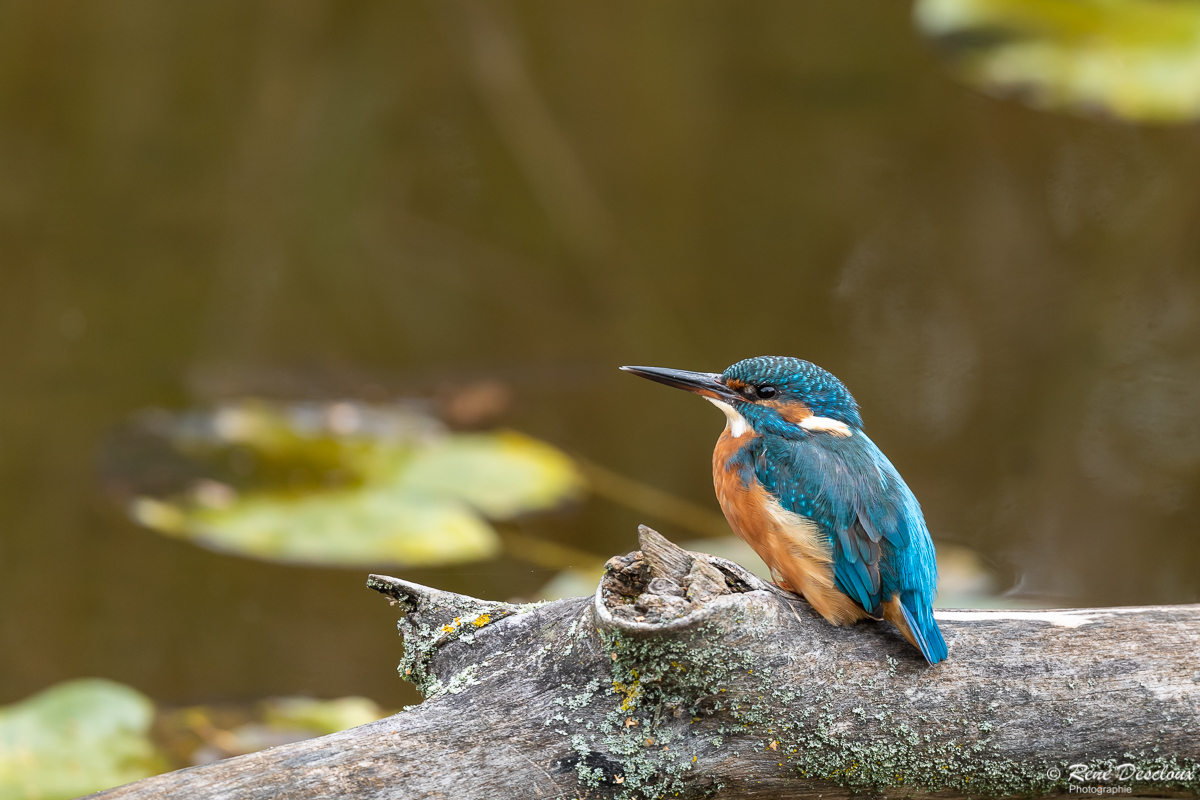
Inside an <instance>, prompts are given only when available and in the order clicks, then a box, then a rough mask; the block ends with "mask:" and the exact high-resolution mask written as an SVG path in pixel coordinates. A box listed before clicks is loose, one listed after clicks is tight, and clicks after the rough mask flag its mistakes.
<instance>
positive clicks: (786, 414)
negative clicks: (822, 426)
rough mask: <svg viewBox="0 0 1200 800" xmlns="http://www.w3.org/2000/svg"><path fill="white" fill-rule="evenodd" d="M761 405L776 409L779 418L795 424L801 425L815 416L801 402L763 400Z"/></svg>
mask: <svg viewBox="0 0 1200 800" xmlns="http://www.w3.org/2000/svg"><path fill="white" fill-rule="evenodd" d="M761 404H762V405H764V406H767V407H768V408H773V409H775V412H776V413H777V414H779V416H781V417H783V418H784V419H785V420H787V421H788V422H791V423H793V424H799V422H800V421H801V420H805V419H808V418H809V417H811V416H812V415H813V411H812V409H811V408H809V407H808V406H806V405H805V404H804V403H801V402H800V401H799V400H763V401H761Z"/></svg>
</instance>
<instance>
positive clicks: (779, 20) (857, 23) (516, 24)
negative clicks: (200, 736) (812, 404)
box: [0, 0, 1200, 706]
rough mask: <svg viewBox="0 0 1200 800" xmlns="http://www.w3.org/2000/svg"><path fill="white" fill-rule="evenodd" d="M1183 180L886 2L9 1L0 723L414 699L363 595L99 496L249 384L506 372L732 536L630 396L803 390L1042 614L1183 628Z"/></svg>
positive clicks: (1188, 536) (1189, 228) (1195, 162)
mask: <svg viewBox="0 0 1200 800" xmlns="http://www.w3.org/2000/svg"><path fill="white" fill-rule="evenodd" d="M1198 176H1200V132H1198V131H1197V129H1196V127H1195V126H1178V127H1159V128H1154V127H1137V126H1133V125H1130V124H1125V123H1119V122H1106V121H1094V120H1093V121H1088V120H1082V119H1075V118H1070V117H1067V116H1059V115H1054V114H1048V113H1042V112H1037V111H1033V110H1029V109H1027V108H1025V107H1023V106H1021V105H1019V104H1017V103H1015V102H1010V101H1000V100H995V99H991V98H988V97H985V96H983V95H980V94H978V93H975V92H973V91H972V90H970V89H967V88H964V87H962V86H960V85H958V84H956V83H955V82H954V81H953V79H952V78H951V77H950V76H949V75H948V74H947V73H946V72H945V70H944V69H943V65H942V64H941V62H940V61H939V60H938V58H937V55H936V53H934V52H933V51H932V50H931V49H930V48H929V47H928V46H927V45H926V44H925V43H923V42H922V41H921V40H920V38H919V37H918V35H917V34H916V33H915V32H914V31H913V28H912V25H911V21H910V18H909V10H908V8H907V7H906V6H905V4H901V3H896V2H893V0H878V1H869V0H864V2H859V3H845V2H841V1H840V0H829V2H795V1H794V0H789V1H788V2H759V3H754V4H742V3H715V2H694V1H693V2H686V3H685V2H658V3H649V4H648V3H639V2H622V3H613V2H604V3H600V2H586V3H572V4H565V5H564V4H558V3H549V2H545V3H533V2H528V3H524V2H523V3H514V4H512V5H482V6H476V5H455V4H441V3H439V4H433V3H430V4H423V3H390V2H379V1H376V0H361V1H359V2H340V3H334V2H315V1H314V0H277V1H276V2H202V3H187V4H171V3H155V2H137V1H134V0H129V1H123V0H113V1H112V2H95V3H66V2H47V0H37V2H34V1H33V0H30V1H29V2H11V3H4V4H0V278H2V282H0V702H8V701H11V700H15V699H18V698H20V697H23V696H25V695H27V694H29V693H31V692H33V691H35V690H38V689H41V688H43V687H45V686H48V685H50V684H52V683H55V682H57V681H60V680H63V679H66V678H70V677H75V676H85V675H98V676H104V677H109V678H113V679H116V680H119V681H123V682H126V683H129V684H131V685H133V686H135V687H137V688H139V689H141V690H143V691H145V692H147V693H148V694H150V695H151V696H153V697H154V698H156V699H158V700H161V701H165V702H171V703H178V702H189V701H201V700H218V699H219V700H239V699H251V698H256V697H261V696H264V695H268V694H294V693H311V694H316V695H322V696H338V695H346V694H366V695H369V696H372V697H374V698H376V699H377V700H379V701H380V702H383V703H385V704H388V705H393V706H394V705H397V704H399V703H401V702H404V701H406V700H408V699H410V698H411V695H410V694H407V693H406V691H407V690H406V689H405V686H404V684H402V683H401V682H400V681H399V679H398V678H397V677H396V676H395V673H394V666H395V664H396V662H397V661H398V659H399V654H400V641H399V639H398V638H397V637H396V636H395V634H394V621H395V615H394V612H393V610H392V609H391V608H389V607H388V606H387V604H386V603H385V602H383V600H382V599H380V598H379V597H377V596H375V595H374V594H373V593H372V592H369V591H368V590H366V589H365V588H364V587H363V583H364V580H365V573H364V572H360V571H353V570H320V569H301V568H292V567H280V566H271V565H266V564H261V563H257V562H253V561H248V560H242V559H238V558H235V557H231V556H222V555H218V554H214V553H209V552H206V551H203V550H200V549H197V548H195V547H192V546H190V545H188V544H185V543H181V542H177V541H171V540H168V539H165V538H163V537H160V536H159V535H157V534H155V533H152V532H150V531H146V530H143V529H140V528H138V527H136V526H134V525H133V524H132V523H130V522H128V521H127V520H126V518H125V516H124V514H123V512H122V510H121V509H120V508H119V507H116V506H115V505H114V504H113V503H112V501H111V499H110V498H109V497H107V496H106V495H105V493H104V492H103V491H102V489H101V486H100V482H99V480H98V477H97V466H96V461H97V449H98V446H99V444H100V442H101V441H102V439H103V437H104V436H105V435H106V433H107V432H109V431H111V430H112V429H113V428H114V427H115V426H118V425H119V424H121V423H122V421H123V420H125V419H126V418H127V417H128V416H129V415H130V414H131V413H133V412H134V411H136V410H138V409H141V408H145V407H148V406H165V407H169V408H178V407H186V406H190V405H195V404H202V403H204V402H206V401H208V400H211V399H214V398H217V397H221V396H228V395H231V394H241V393H258V394H266V395H271V396H279V397H283V398H296V397H317V398H325V397H337V396H352V397H363V398H367V399H382V398H386V397H389V396H392V395H395V394H422V393H434V392H437V391H439V389H440V387H445V386H454V385H461V384H463V383H465V382H469V381H473V380H478V379H494V380H499V381H502V382H504V383H506V384H507V385H509V386H510V387H511V389H512V390H513V392H514V397H515V402H514V404H513V407H512V408H511V410H510V411H509V413H508V414H507V416H506V417H505V418H504V420H503V422H504V423H505V424H507V425H511V426H513V427H516V428H518V429H520V430H523V431H526V432H528V433H530V434H533V435H536V436H539V437H542V438H545V439H547V440H549V441H552V442H554V443H556V444H558V445H560V446H562V447H564V448H566V449H567V450H569V451H571V452H574V453H578V454H581V455H584V456H586V457H587V458H589V459H591V460H593V461H595V462H598V463H600V464H603V465H606V466H609V467H615V468H618V469H620V470H621V471H622V472H624V473H625V474H626V475H629V476H631V477H634V478H637V479H639V480H642V481H644V482H646V483H649V484H652V485H654V486H657V487H660V488H662V489H665V490H667V491H670V492H672V493H674V494H676V495H678V496H681V497H684V498H687V499H690V500H693V501H694V502H696V503H700V504H704V505H705V506H706V507H709V508H712V509H714V510H715V508H716V504H715V500H714V499H713V497H712V489H711V482H710V475H709V453H710V450H711V446H712V443H713V441H714V440H715V438H716V436H717V433H718V431H719V430H720V428H721V425H722V418H721V416H720V415H719V414H718V413H717V412H716V411H715V410H714V409H712V408H711V407H710V406H708V405H707V404H705V403H701V402H699V401H696V400H695V399H694V398H690V397H687V396H685V395H682V394H681V393H672V392H669V391H667V390H666V389H662V388H661V387H656V386H653V385H651V384H648V383H645V382H643V381H638V380H636V379H634V378H632V377H630V376H627V375H623V374H621V373H619V372H617V370H616V367H617V366H618V365H620V364H628V363H633V364H653V365H662V366H673V367H681V368H689V369H705V370H719V369H721V368H723V367H725V366H726V365H727V364H729V363H731V362H733V361H735V360H738V359H740V358H743V357H746V356H751V355H759V354H765V353H770V354H789V355H796V356H801V357H804V358H807V359H810V360H812V361H815V362H817V363H819V364H821V365H822V366H825V367H826V368H828V369H830V370H832V371H833V372H834V373H836V374H837V375H838V376H840V377H841V378H842V379H843V380H845V381H846V383H847V384H848V385H849V387H850V389H851V390H852V391H853V392H854V394H855V395H856V397H857V398H858V400H859V402H860V403H861V405H862V407H863V416H864V418H865V420H866V425H867V430H868V432H869V433H870V435H871V436H872V437H873V438H874V439H875V441H876V442H878V443H879V444H880V445H881V447H882V448H883V449H884V450H885V452H887V453H888V454H889V456H890V457H891V458H892V460H893V461H894V462H895V463H896V465H897V466H898V467H899V469H900V470H901V472H902V473H903V474H904V476H905V477H906V478H907V480H908V481H909V483H910V484H911V485H912V487H913V488H914V490H915V491H916V493H917V495H918V497H919V498H920V499H921V501H922V504H923V506H924V508H925V511H926V514H927V517H928V519H929V522H930V527H931V529H932V530H933V532H934V535H935V537H936V538H939V539H941V540H943V541H951V542H959V543H963V544H967V545H970V546H972V547H974V548H976V549H977V550H979V551H980V552H982V553H984V554H985V555H987V556H988V557H990V558H992V559H994V560H995V561H996V562H997V563H999V564H1001V565H1002V566H1004V568H1005V569H1008V570H1010V571H1011V572H1012V573H1013V574H1015V575H1017V576H1018V579H1019V587H1018V588H1019V591H1020V593H1021V595H1022V596H1024V597H1026V598H1032V599H1034V600H1036V601H1038V602H1042V603H1045V604H1047V605H1102V604H1143V603H1185V602H1194V601H1197V600H1200V577H1197V576H1198V575H1200V569H1198V568H1200V537H1198V536H1197V533H1198V532H1200V493H1198V489H1200V482H1198V478H1200V426H1198V425H1197V419H1198V416H1200V413H1198V412H1200V269H1198V266H1200V264H1198V262H1200V225H1198V224H1197V221H1198V212H1200V180H1197V177H1198ZM639 521H648V522H652V523H653V522H655V520H643V519H642V518H640V517H639V516H638V515H636V514H634V513H633V512H630V511H628V510H625V509H623V508H620V507H618V506H615V505H611V504H608V503H606V502H604V501H600V500H593V501H589V502H588V503H586V504H585V505H583V506H582V507H581V508H578V509H575V510H574V511H572V512H565V513H563V514H561V515H558V516H554V517H552V518H542V519H536V520H532V521H530V522H529V523H526V525H525V527H526V529H527V531H528V532H530V533H534V534H537V535H541V536H545V537H547V538H552V539H554V540H556V541H560V542H563V543H567V544H571V545H573V546H575V547H578V548H580V549H584V550H588V551H592V552H595V553H596V554H598V555H600V556H608V555H612V554H615V553H618V552H624V551H627V550H629V549H631V548H632V547H633V545H634V542H635V525H636V523H637V522H639ZM661 527H662V530H663V531H664V532H665V533H668V534H671V533H672V531H671V529H670V527H669V526H668V525H666V524H663V525H662V526H661ZM549 576H550V573H548V572H545V571H540V570H536V569H533V568H531V567H529V566H528V565H527V564H524V563H522V562H518V561H512V560H507V559H505V560H501V561H496V562H489V563H483V564H476V565H470V566H466V567H456V568H453V569H450V568H447V569H444V570H427V571H423V572H413V573H408V574H405V575H404V577H408V578H411V579H414V580H419V581H423V582H429V583H434V584H436V585H438V586H440V587H443V588H447V589H454V590H458V591H464V592H470V593H473V594H477V595H481V596H484V597H491V598H500V599H505V598H508V597H511V596H514V595H520V594H525V595H528V594H530V593H532V592H534V591H535V590H536V589H537V587H538V586H540V585H541V584H542V583H544V582H545V581H546V580H547V579H548V578H549Z"/></svg>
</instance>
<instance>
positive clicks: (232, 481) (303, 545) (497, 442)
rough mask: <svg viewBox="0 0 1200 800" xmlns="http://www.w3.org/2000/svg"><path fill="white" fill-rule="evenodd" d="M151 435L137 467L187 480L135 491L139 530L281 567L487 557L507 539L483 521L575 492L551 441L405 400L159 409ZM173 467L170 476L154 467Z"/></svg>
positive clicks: (575, 480) (569, 470) (570, 469)
mask: <svg viewBox="0 0 1200 800" xmlns="http://www.w3.org/2000/svg"><path fill="white" fill-rule="evenodd" d="M148 427H149V428H150V429H151V430H150V431H149V432H150V433H151V434H152V435H153V436H155V437H157V439H156V440H155V442H156V444H155V447H157V448H158V451H156V452H159V455H158V456H156V457H155V458H146V457H141V458H142V460H141V462H138V463H139V464H141V463H143V462H145V463H146V464H149V465H150V466H141V467H140V469H142V471H143V472H146V473H150V474H154V475H156V476H161V475H164V474H172V475H180V476H183V477H181V478H179V479H177V480H176V481H175V483H174V484H173V485H171V486H170V487H169V488H168V489H167V490H165V491H164V490H162V489H161V487H159V490H158V491H157V492H155V493H143V492H137V493H136V496H135V497H134V498H133V500H132V502H131V503H130V506H129V509H130V515H131V516H132V517H133V518H134V519H135V520H136V521H137V522H139V523H141V524H143V525H145V526H147V527H150V528H152V529H154V530H157V531H159V532H162V533H165V534H167V535H170V536H173V537H176V538H180V539H184V540H187V541H191V542H194V543H196V544H199V545H202V546H204V547H208V548H211V549H214V550H219V551H223V552H230V553H237V554H240V555H245V556H250V557H254V558H261V559H266V560H271V561H279V562H285V563H303V564H313V565H329V566H346V567H351V566H376V565H393V566H406V567H414V566H436V565H443V564H451V563H459V562H464V561H474V560H480V559H486V558H491V557H494V556H495V555H497V554H498V553H499V552H500V549H501V542H500V539H499V537H498V536H497V534H496V531H495V529H494V528H493V527H492V526H491V525H490V524H489V522H488V519H498V520H499V519H510V518H512V517H514V516H517V515H519V514H523V513H528V512H534V511H542V510H546V509H549V508H553V507H555V506H557V505H560V504H562V503H563V502H565V501H567V500H569V499H571V498H574V497H575V496H577V495H578V494H579V493H580V492H581V490H582V486H583V481H582V479H581V478H580V476H579V474H578V472H577V471H576V469H575V465H574V463H573V462H572V461H571V459H570V458H569V457H568V456H566V455H565V454H564V453H562V452H561V451H560V450H558V449H556V448H554V447H552V446H551V445H549V444H546V443H545V442H541V441H538V440H536V439H532V438H530V437H528V436H523V435H521V434H517V433H512V432H499V433H471V434H457V433H450V432H448V431H446V430H444V428H443V427H442V426H441V425H440V423H438V422H437V420H435V419H432V418H430V417H426V416H423V415H421V414H419V413H418V412H416V411H414V410H413V409H412V408H410V407H407V406H399V405H397V406H365V405H360V404H351V403H334V404H299V405H292V406H288V405H282V404H269V403H265V402H263V401H242V402H240V403H229V404H226V405H224V406H222V407H220V408H218V409H217V410H215V411H213V412H210V413H207V414H201V413H198V412H190V413H187V414H181V415H174V416H172V415H169V414H163V413H159V414H157V415H155V416H153V417H151V418H150V421H149V424H148ZM143 449H145V448H143ZM150 449H151V450H153V448H150ZM162 452H167V454H168V455H169V456H170V458H169V459H168V458H166V457H164V456H163V455H162ZM170 459H174V462H171V463H172V470H173V472H172V471H171V470H167V469H165V468H160V469H158V470H157V471H155V470H153V469H151V468H150V467H153V466H154V465H156V464H160V463H164V462H168V461H170ZM127 460H134V461H136V459H133V458H129V459H127ZM160 483H162V480H161V479H160Z"/></svg>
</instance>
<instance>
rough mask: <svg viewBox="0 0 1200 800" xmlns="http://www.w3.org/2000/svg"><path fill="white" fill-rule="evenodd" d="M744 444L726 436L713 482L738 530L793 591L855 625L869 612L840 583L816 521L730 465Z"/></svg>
mask: <svg viewBox="0 0 1200 800" xmlns="http://www.w3.org/2000/svg"><path fill="white" fill-rule="evenodd" d="M741 445H742V443H741V442H739V441H736V440H734V439H733V438H732V437H729V436H728V431H726V432H725V433H722V434H721V438H720V439H718V440H717V447H716V450H714V451H713V484H714V486H715V488H716V492H717V501H718V502H719V503H720V504H721V510H722V511H724V512H725V518H726V519H727V520H728V521H729V525H730V527H732V528H733V530H734V533H736V534H737V535H738V536H739V537H741V538H742V539H743V540H744V541H745V542H746V543H747V544H748V545H750V546H751V547H752V548H754V552H756V553H758V555H759V557H760V558H761V559H762V560H763V561H764V562H765V563H766V565H767V566H768V567H769V568H770V569H771V574H772V575H775V576H777V578H782V580H780V583H784V582H786V584H787V585H788V586H789V587H791V589H792V590H793V591H797V592H799V593H800V594H803V595H804V597H805V598H806V599H807V600H808V602H809V603H811V604H812V607H813V608H815V609H816V610H817V613H819V614H820V615H821V616H822V617H824V618H825V619H826V620H828V621H829V622H831V623H833V624H834V625H849V624H851V623H854V622H857V621H858V620H860V619H863V618H864V617H866V616H867V613H866V612H865V611H863V609H862V608H861V607H860V606H859V605H858V604H857V603H855V602H854V601H853V600H851V599H850V598H849V597H847V596H846V595H845V594H843V593H842V592H840V591H839V590H838V589H837V588H836V587H835V586H834V577H833V554H832V552H831V548H830V545H829V542H828V541H827V540H825V538H824V537H823V536H822V535H821V533H820V530H819V529H818V528H817V525H816V523H814V522H813V521H812V520H810V519H808V518H807V517H802V516H800V515H799V514H795V513H793V512H791V511H788V510H787V509H785V508H783V506H781V505H780V504H779V501H778V500H776V499H775V498H774V497H772V496H771V495H770V493H768V492H767V490H766V489H764V488H763V487H762V485H761V484H760V483H758V481H757V479H755V478H754V477H753V475H751V477H750V483H749V485H746V484H745V483H743V482H742V473H741V471H739V470H737V469H733V468H730V467H729V466H728V464H729V460H730V459H731V458H732V457H733V456H734V454H736V452H737V450H738V449H740V447H741Z"/></svg>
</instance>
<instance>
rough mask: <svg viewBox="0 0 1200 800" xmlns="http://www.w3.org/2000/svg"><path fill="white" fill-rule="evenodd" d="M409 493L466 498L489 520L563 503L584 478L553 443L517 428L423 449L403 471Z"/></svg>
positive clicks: (460, 437)
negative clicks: (528, 434) (550, 443)
mask: <svg viewBox="0 0 1200 800" xmlns="http://www.w3.org/2000/svg"><path fill="white" fill-rule="evenodd" d="M399 486H400V487H401V488H402V489H403V490H404V491H406V492H412V493H414V494H419V495H425V496H429V497H445V498H454V499H457V500H462V501H463V502H465V503H468V504H469V505H471V506H472V507H473V508H476V509H478V510H479V511H480V512H482V513H483V514H485V515H486V516H488V517H489V518H491V519H511V518H512V517H515V516H518V515H520V514H524V513H528V512H531V511H542V510H545V509H549V508H554V507H555V506H558V505H561V504H562V502H563V501H564V500H566V499H569V498H572V497H575V496H577V495H579V494H580V493H581V491H582V489H583V482H582V480H581V478H580V477H579V473H578V471H577V470H576V469H575V464H574V462H572V461H571V459H570V458H569V457H568V456H567V455H566V454H565V453H563V452H562V451H561V450H558V449H557V448H555V447H551V446H550V445H548V444H546V443H545V442H540V441H538V440H537V439H532V438H530V437H528V436H523V435H521V434H519V433H512V432H502V433H483V434H461V435H458V436H453V437H449V438H447V439H445V440H444V441H442V442H439V443H438V444H436V445H434V446H432V447H429V448H427V449H425V450H423V451H421V452H420V453H419V454H418V455H417V456H416V458H414V459H413V460H412V461H411V462H410V463H409V464H408V466H407V468H406V469H405V470H404V472H403V474H402V475H401V476H400V480H399Z"/></svg>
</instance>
